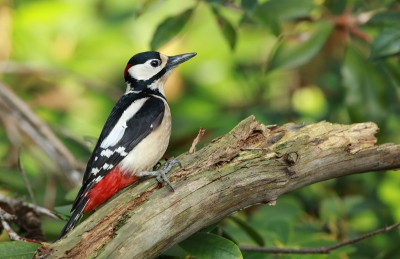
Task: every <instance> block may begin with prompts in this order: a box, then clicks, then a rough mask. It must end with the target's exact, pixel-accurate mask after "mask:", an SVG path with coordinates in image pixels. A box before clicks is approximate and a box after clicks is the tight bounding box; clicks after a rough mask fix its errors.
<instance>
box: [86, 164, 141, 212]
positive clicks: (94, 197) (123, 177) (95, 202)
mask: <svg viewBox="0 0 400 259" xmlns="http://www.w3.org/2000/svg"><path fill="white" fill-rule="evenodd" d="M137 180H139V178H138V177H134V176H131V175H130V174H125V173H124V172H123V171H121V170H120V168H119V167H115V168H114V169H113V170H112V171H111V172H109V173H108V174H107V175H106V177H104V178H103V179H101V180H100V182H98V183H97V184H96V185H95V186H94V187H93V188H92V189H91V190H90V191H89V192H88V194H87V196H86V197H87V198H89V201H88V203H87V204H86V206H85V208H84V210H83V212H84V213H86V212H90V211H93V210H95V209H96V208H97V207H98V206H100V205H101V204H103V203H104V202H106V201H107V200H109V199H110V198H111V197H112V196H114V194H116V193H118V192H119V191H120V190H121V189H123V188H125V187H127V186H129V185H131V184H133V183H134V182H136V181H137Z"/></svg>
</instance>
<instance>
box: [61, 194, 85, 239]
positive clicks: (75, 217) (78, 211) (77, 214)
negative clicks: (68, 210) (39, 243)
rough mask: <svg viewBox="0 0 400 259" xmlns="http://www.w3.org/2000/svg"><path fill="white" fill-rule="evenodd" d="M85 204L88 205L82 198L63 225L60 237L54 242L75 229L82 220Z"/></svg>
mask: <svg viewBox="0 0 400 259" xmlns="http://www.w3.org/2000/svg"><path fill="white" fill-rule="evenodd" d="M87 203H88V199H87V198H83V199H82V200H81V202H80V203H79V205H78V206H77V207H76V208H75V210H74V211H73V212H72V215H71V218H70V219H69V220H68V222H67V224H65V226H64V228H63V229H62V230H61V233H60V235H59V236H58V237H57V238H56V240H54V242H57V241H58V240H60V239H61V238H63V237H64V236H65V235H66V234H67V233H68V232H69V231H70V230H72V229H73V228H74V227H75V225H76V224H77V223H78V222H79V220H80V219H81V218H82V215H83V210H84V209H85V207H86V204H87Z"/></svg>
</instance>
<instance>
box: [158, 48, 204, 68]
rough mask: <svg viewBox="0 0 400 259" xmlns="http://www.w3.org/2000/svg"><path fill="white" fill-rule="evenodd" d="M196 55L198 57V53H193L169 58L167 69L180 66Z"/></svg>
mask: <svg viewBox="0 0 400 259" xmlns="http://www.w3.org/2000/svg"><path fill="white" fill-rule="evenodd" d="M196 55H197V53H196V52H192V53H186V54H180V55H176V56H172V57H168V61H167V65H166V67H167V68H168V69H173V68H175V67H176V66H177V65H179V64H181V63H183V62H185V61H187V60H189V59H191V58H193V57H194V56H196Z"/></svg>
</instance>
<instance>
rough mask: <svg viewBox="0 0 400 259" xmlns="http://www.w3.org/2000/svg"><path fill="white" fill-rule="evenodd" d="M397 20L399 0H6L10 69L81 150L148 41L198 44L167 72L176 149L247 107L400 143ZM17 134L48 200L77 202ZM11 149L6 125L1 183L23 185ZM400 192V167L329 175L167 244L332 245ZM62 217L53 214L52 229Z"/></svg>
mask: <svg viewBox="0 0 400 259" xmlns="http://www.w3.org/2000/svg"><path fill="white" fill-rule="evenodd" d="M399 22H400V3H399V2H398V1H395V0H383V1H382V0H258V1H257V0H241V1H240V0H234V1H233V0H232V1H228V0H209V1H200V0H198V1H196V0H186V1H179V0H147V1H146V0H132V1H125V0H113V1H112V0H89V1H79V0H68V1H67V0H52V1H46V0H39V1H31V0H14V1H11V0H2V1H1V2H0V62H1V63H0V77H1V80H2V82H4V83H5V84H7V85H8V86H9V87H10V88H11V89H12V90H13V91H14V92H16V93H17V94H18V95H19V96H20V97H21V98H22V99H23V100H24V101H25V102H27V103H28V104H29V105H30V107H31V108H32V109H33V110H34V111H35V112H36V113H37V114H38V115H39V116H40V117H41V118H42V119H43V120H44V121H46V122H47V123H48V124H49V125H50V126H51V127H52V129H53V130H54V131H55V132H56V133H57V134H58V136H59V137H60V138H61V139H62V140H63V142H64V143H65V144H66V145H67V147H68V148H69V149H70V150H71V151H72V152H73V153H74V155H75V156H76V157H77V158H78V159H79V160H80V161H82V162H83V163H85V162H86V160H87V159H88V156H89V155H90V150H91V146H92V142H93V141H91V142H90V143H91V144H88V143H87V142H86V140H87V139H93V138H94V139H96V138H97V136H98V135H99V133H100V131H101V129H102V126H103V123H104V122H105V120H106V118H107V116H108V114H109V112H110V110H111V109H112V107H113V105H114V103H115V102H116V100H117V99H118V98H119V96H120V95H121V94H122V93H123V92H124V90H125V84H124V80H123V73H122V72H123V69H124V67H125V64H126V62H127V61H128V60H129V58H130V57H131V56H132V55H133V54H135V53H138V52H141V51H146V50H149V49H156V50H159V51H161V52H163V53H165V54H168V55H174V54H180V53H185V52H193V51H195V52H197V53H198V55H197V56H196V57H195V58H194V59H192V60H190V62H187V63H185V64H184V65H182V66H180V67H179V68H178V69H177V71H175V72H174V73H173V74H172V76H171V78H170V79H169V81H168V84H167V86H166V95H167V98H168V100H169V102H170V106H171V110H172V113H173V133H172V137H171V143H170V147H169V149H168V151H167V154H166V155H167V157H170V156H176V155H179V154H180V153H181V152H184V151H186V150H188V148H189V147H190V144H191V141H192V140H193V139H194V137H195V136H196V134H197V132H198V129H199V128H200V127H203V128H205V129H206V135H205V137H204V138H203V141H202V143H203V144H204V143H207V142H209V141H210V140H212V139H213V138H215V137H217V136H219V135H221V134H224V133H227V132H228V131H229V130H230V129H231V128H232V127H234V126H235V125H236V124H237V123H238V122H239V121H240V120H242V119H244V118H246V117H247V116H249V115H251V114H254V115H255V116H256V118H257V119H258V120H260V121H262V122H263V123H265V124H278V125H279V124H284V123H287V122H297V123H301V122H306V123H311V122H317V121H320V120H327V121H330V122H333V123H343V124H350V123H355V122H364V121H373V122H375V123H377V124H378V126H379V128H380V131H379V133H378V139H379V140H378V141H379V143H386V142H394V143H400V134H398V132H400V104H399V96H400V69H399V68H400V62H399V54H400V27H399ZM20 141H21V143H20V144H19V145H22V157H21V159H22V162H23V164H24V166H25V170H26V172H27V174H28V178H29V181H30V183H31V185H32V188H33V190H34V193H35V197H36V200H37V201H38V203H39V205H42V206H45V207H49V208H53V207H55V206H62V205H67V204H68V203H70V198H69V199H68V198H66V194H67V192H68V191H69V190H68V188H67V187H66V186H65V185H64V184H63V183H62V181H61V178H60V175H59V172H58V170H57V168H56V166H55V165H54V163H52V161H50V160H49V159H48V158H47V157H46V156H45V155H44V154H43V153H42V152H41V151H40V150H39V149H38V148H37V147H36V146H34V145H33V143H32V142H31V141H29V139H24V138H21V140H20ZM88 146H89V147H88ZM13 150H15V143H13V142H11V141H10V140H9V136H8V135H7V134H6V131H5V130H4V127H3V128H0V157H1V165H0V166H1V168H0V174H1V177H0V191H1V192H2V193H6V194H9V195H13V194H14V193H18V194H19V195H24V194H26V193H27V191H26V187H25V185H24V182H23V180H22V178H21V175H20V173H19V172H18V168H17V167H16V161H17V157H16V153H15V152H13ZM69 196H71V195H69ZM399 200H400V175H399V174H398V172H395V171H391V172H386V173H383V172H378V173H369V174H362V175H354V176H349V177H344V178H338V179H333V180H329V181H326V182H323V183H318V184H314V185H312V186H308V187H305V188H302V189H300V190H297V191H295V192H293V193H291V194H287V195H285V196H284V197H281V198H280V199H278V201H277V205H276V206H275V207H269V206H266V205H263V206H254V207H252V208H249V209H247V210H245V211H242V212H239V213H237V214H235V215H234V216H233V217H232V218H228V219H224V220H223V221H222V222H220V223H219V224H218V226H214V227H215V228H214V227H213V228H210V229H208V231H207V232H202V233H199V234H196V235H195V236H193V237H191V238H190V239H188V240H186V241H185V242H184V243H182V245H181V247H179V246H175V247H173V248H171V249H169V250H168V251H167V252H166V253H165V256H166V257H167V256H173V255H176V256H181V257H182V256H185V255H186V253H187V252H189V253H192V254H193V255H195V256H197V257H199V258H212V255H219V256H222V257H219V258H232V257H229V254H230V256H234V257H238V258H240V256H241V255H240V251H238V250H237V248H236V246H235V245H234V243H236V244H238V245H262V244H264V245H265V246H269V247H271V246H272V247H281V248H302V247H320V246H326V245H332V244H335V243H337V242H339V241H341V240H345V239H349V238H354V237H356V236H358V235H360V234H362V233H365V232H368V231H372V230H374V229H377V228H380V227H384V226H386V225H388V224H391V223H393V222H395V221H400V202H399ZM63 224H64V222H62V221H55V220H49V219H43V226H44V230H45V232H46V234H47V237H48V239H49V240H52V239H53V238H55V237H56V236H57V235H58V233H59V231H60V229H61V228H62V226H63ZM215 234H219V235H220V236H222V237H223V238H227V239H230V240H231V241H233V243H232V242H231V241H228V240H226V239H223V238H221V237H219V236H216V235H215ZM206 237H208V238H209V239H205V238H206ZM1 238H2V240H7V237H6V236H5V235H4V234H3V236H2V237H1ZM398 242H399V231H398V230H394V231H391V232H389V233H385V234H381V235H379V236H375V237H373V238H369V239H367V240H364V241H362V242H360V243H357V244H353V245H351V246H348V247H345V248H341V249H339V250H337V251H334V252H333V253H331V254H330V255H301V258H313V259H314V258H395V257H396V255H397V256H398V255H399V254H400V247H399V246H398V245H397V244H398ZM196 244H197V245H196ZM202 244H203V245H202ZM218 247H219V248H222V249H225V250H224V251H222V252H221V251H220V250H218ZM224 253H225V255H224ZM210 256H211V257H210ZM243 257H244V258H272V257H275V256H273V255H270V254H260V253H255V252H244V253H243ZM299 257H300V256H299V255H282V256H280V258H299ZM214 258H215V257H214Z"/></svg>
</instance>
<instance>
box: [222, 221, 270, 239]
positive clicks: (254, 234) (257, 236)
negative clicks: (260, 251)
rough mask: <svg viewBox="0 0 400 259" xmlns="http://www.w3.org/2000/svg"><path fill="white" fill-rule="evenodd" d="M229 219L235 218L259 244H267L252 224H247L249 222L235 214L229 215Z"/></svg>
mask: <svg viewBox="0 0 400 259" xmlns="http://www.w3.org/2000/svg"><path fill="white" fill-rule="evenodd" d="M229 219H231V220H233V221H234V222H235V223H236V224H237V225H238V226H239V227H241V228H242V229H243V230H244V231H245V232H246V233H247V235H249V236H250V237H251V238H252V239H253V240H254V241H255V242H256V243H257V244H258V245H259V246H264V245H265V243H264V239H263V238H262V236H261V235H260V234H259V233H258V232H257V231H256V230H255V229H254V228H253V227H252V226H250V225H249V224H247V222H245V221H243V220H241V219H239V218H237V217H233V216H232V217H229Z"/></svg>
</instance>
